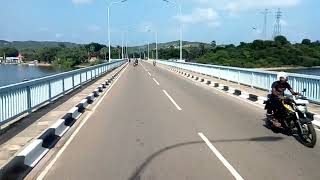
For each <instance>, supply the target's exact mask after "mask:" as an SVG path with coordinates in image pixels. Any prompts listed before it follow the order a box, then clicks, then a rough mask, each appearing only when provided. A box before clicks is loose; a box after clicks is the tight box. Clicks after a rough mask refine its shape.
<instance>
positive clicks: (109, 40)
mask: <svg viewBox="0 0 320 180" xmlns="http://www.w3.org/2000/svg"><path fill="white" fill-rule="evenodd" d="M126 1H127V0H122V1H113V2H111V3H109V5H108V45H109V62H110V61H111V39H110V7H111V5H113V4H118V3H123V2H126Z"/></svg>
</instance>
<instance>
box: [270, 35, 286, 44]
mask: <svg viewBox="0 0 320 180" xmlns="http://www.w3.org/2000/svg"><path fill="white" fill-rule="evenodd" d="M274 41H275V42H276V43H279V44H281V45H285V44H289V41H288V40H287V38H286V37H285V36H276V37H275V38H274Z"/></svg>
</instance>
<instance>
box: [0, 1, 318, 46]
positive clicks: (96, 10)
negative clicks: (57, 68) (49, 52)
mask: <svg viewBox="0 0 320 180" xmlns="http://www.w3.org/2000/svg"><path fill="white" fill-rule="evenodd" d="M172 1H174V2H178V1H179V0H172ZM109 2H111V1H110V0H0V7H1V10H0V13H1V16H0V39H4V40H9V41H14V40H36V41H68V42H76V43H88V42H93V41H94V42H99V43H104V44H106V43H107V40H108V38H107V5H108V4H109ZM181 4H182V15H181V16H179V14H178V7H177V6H175V5H174V4H169V3H166V2H163V1H162V0H128V1H127V2H125V3H121V4H115V5H113V6H112V7H111V16H110V18H111V21H110V24H111V34H112V38H111V39H112V44H113V45H115V44H121V37H122V36H121V34H122V32H123V31H126V30H127V29H128V41H129V45H130V46H132V45H140V44H145V43H146V42H147V41H154V34H152V33H147V32H146V30H147V28H146V27H148V28H149V29H151V30H152V31H158V34H159V41H160V42H167V41H172V40H177V39H178V38H179V26H180V24H181V23H183V39H184V40H188V41H203V42H211V41H212V40H216V41H217V42H218V43H219V44H226V43H235V44H238V43H239V42H241V41H245V42H248V41H252V40H253V39H261V38H263V35H262V29H263V15H262V13H261V12H262V11H263V10H264V9H265V8H268V9H269V11H270V14H269V15H268V22H269V23H268V35H269V38H271V36H272V31H273V24H274V21H275V11H276V10H277V8H281V10H282V11H283V17H282V21H281V24H282V32H283V34H284V35H286V36H287V37H288V39H289V40H290V41H293V42H300V41H301V39H303V38H310V39H312V40H319V39H320V33H319V29H320V11H319V8H320V1H319V0H181ZM252 27H256V30H254V29H253V28H252Z"/></svg>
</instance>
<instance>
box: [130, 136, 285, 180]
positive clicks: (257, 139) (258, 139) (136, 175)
mask: <svg viewBox="0 0 320 180" xmlns="http://www.w3.org/2000/svg"><path fill="white" fill-rule="evenodd" d="M282 139H283V137H276V136H262V137H254V138H245V139H221V140H210V142H211V143H213V144H214V143H220V142H245V141H254V142H274V141H281V140H282ZM194 144H205V142H204V141H191V142H184V143H179V144H175V145H172V146H167V147H165V148H163V149H160V150H159V151H157V152H155V153H153V154H152V155H151V156H149V157H148V158H147V159H146V160H145V161H144V162H143V163H142V164H141V165H140V166H139V167H138V168H137V169H136V171H135V172H134V173H133V174H132V176H131V177H130V178H129V180H140V178H141V174H142V172H143V171H144V169H145V168H146V167H147V166H148V164H150V163H151V161H152V160H153V159H155V158H156V157H157V156H159V155H161V154H162V153H164V152H166V151H169V150H172V149H175V148H179V147H182V146H189V145H194Z"/></svg>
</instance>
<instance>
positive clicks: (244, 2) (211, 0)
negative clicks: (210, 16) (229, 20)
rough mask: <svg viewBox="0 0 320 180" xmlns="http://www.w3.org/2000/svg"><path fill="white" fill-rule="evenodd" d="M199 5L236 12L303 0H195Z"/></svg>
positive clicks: (281, 5) (282, 5)
mask: <svg viewBox="0 0 320 180" xmlns="http://www.w3.org/2000/svg"><path fill="white" fill-rule="evenodd" d="M193 1H194V2H195V3H196V4H198V5H206V6H207V7H208V5H209V6H211V7H215V8H216V9H220V10H227V11H229V12H230V13H236V12H241V11H248V10H258V9H265V8H287V7H295V6H297V5H299V4H300V3H301V2H302V0H193Z"/></svg>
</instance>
